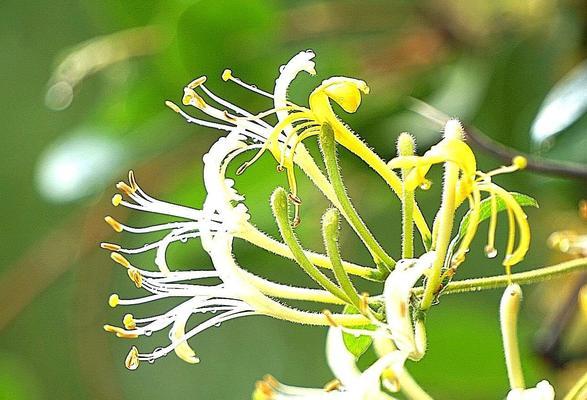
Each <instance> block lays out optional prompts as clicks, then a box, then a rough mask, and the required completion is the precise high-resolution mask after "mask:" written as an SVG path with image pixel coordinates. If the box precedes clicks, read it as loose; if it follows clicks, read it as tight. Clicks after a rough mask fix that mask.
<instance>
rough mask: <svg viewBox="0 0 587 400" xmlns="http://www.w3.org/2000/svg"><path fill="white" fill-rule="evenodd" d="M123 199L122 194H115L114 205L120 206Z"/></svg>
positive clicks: (113, 197)
mask: <svg viewBox="0 0 587 400" xmlns="http://www.w3.org/2000/svg"><path fill="white" fill-rule="evenodd" d="M121 201H122V196H121V195H120V194H118V193H117V194H115V195H114V196H112V205H113V206H114V207H118V206H119V205H120V202H121Z"/></svg>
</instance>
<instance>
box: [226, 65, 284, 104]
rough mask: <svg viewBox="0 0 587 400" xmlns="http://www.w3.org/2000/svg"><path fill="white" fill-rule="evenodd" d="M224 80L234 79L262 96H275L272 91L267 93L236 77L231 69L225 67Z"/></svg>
mask: <svg viewBox="0 0 587 400" xmlns="http://www.w3.org/2000/svg"><path fill="white" fill-rule="evenodd" d="M222 80H223V81H224V82H228V81H232V82H234V83H236V84H237V85H239V86H242V87H244V88H245V89H248V90H250V91H252V92H255V93H257V94H260V95H261V96H265V97H268V98H270V99H272V98H273V95H272V94H271V93H267V92H266V91H264V90H261V89H259V88H258V87H257V86H254V85H250V84H248V83H245V82H243V81H242V80H240V79H239V78H235V77H234V75H232V71H231V70H229V69H225V70H224V72H222Z"/></svg>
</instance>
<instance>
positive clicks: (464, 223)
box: [455, 192, 538, 243]
mask: <svg viewBox="0 0 587 400" xmlns="http://www.w3.org/2000/svg"><path fill="white" fill-rule="evenodd" d="M510 194H511V195H512V197H513V198H514V200H515V201H516V202H517V203H518V204H519V205H520V206H522V207H536V208H538V202H537V201H536V200H535V199H534V198H532V197H530V196H528V195H525V194H522V193H515V192H510ZM495 200H496V204H497V212H501V211H503V210H505V208H506V207H505V202H504V201H503V200H502V199H501V198H500V197H498V196H496V198H495ZM490 216H491V198H487V199H483V200H482V201H481V203H480V205H479V222H482V221H484V220H486V219H487V218H489V217H490ZM470 220H471V211H470V210H469V211H467V213H466V214H465V216H464V217H463V219H462V220H461V224H460V225H459V232H458V234H457V236H456V238H455V243H458V242H459V241H460V240H461V239H462V238H463V237H464V236H465V232H467V228H468V227H469V223H470Z"/></svg>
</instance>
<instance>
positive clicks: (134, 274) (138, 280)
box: [126, 267, 143, 288]
mask: <svg viewBox="0 0 587 400" xmlns="http://www.w3.org/2000/svg"><path fill="white" fill-rule="evenodd" d="M126 272H127V273H128V277H129V278H130V280H131V281H133V282H134V284H135V286H136V287H137V288H140V287H141V286H143V276H142V275H141V273H140V272H139V270H138V269H136V268H134V267H131V268H129V269H128V271H126Z"/></svg>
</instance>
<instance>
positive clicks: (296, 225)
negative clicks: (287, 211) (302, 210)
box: [291, 215, 302, 228]
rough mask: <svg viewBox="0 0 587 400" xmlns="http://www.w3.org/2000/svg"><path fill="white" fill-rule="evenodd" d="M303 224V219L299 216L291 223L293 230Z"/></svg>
mask: <svg viewBox="0 0 587 400" xmlns="http://www.w3.org/2000/svg"><path fill="white" fill-rule="evenodd" d="M301 223H302V218H301V217H300V216H299V215H298V216H296V217H295V218H294V219H293V221H292V222H291V226H292V228H297V227H298V226H300V224H301Z"/></svg>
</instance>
